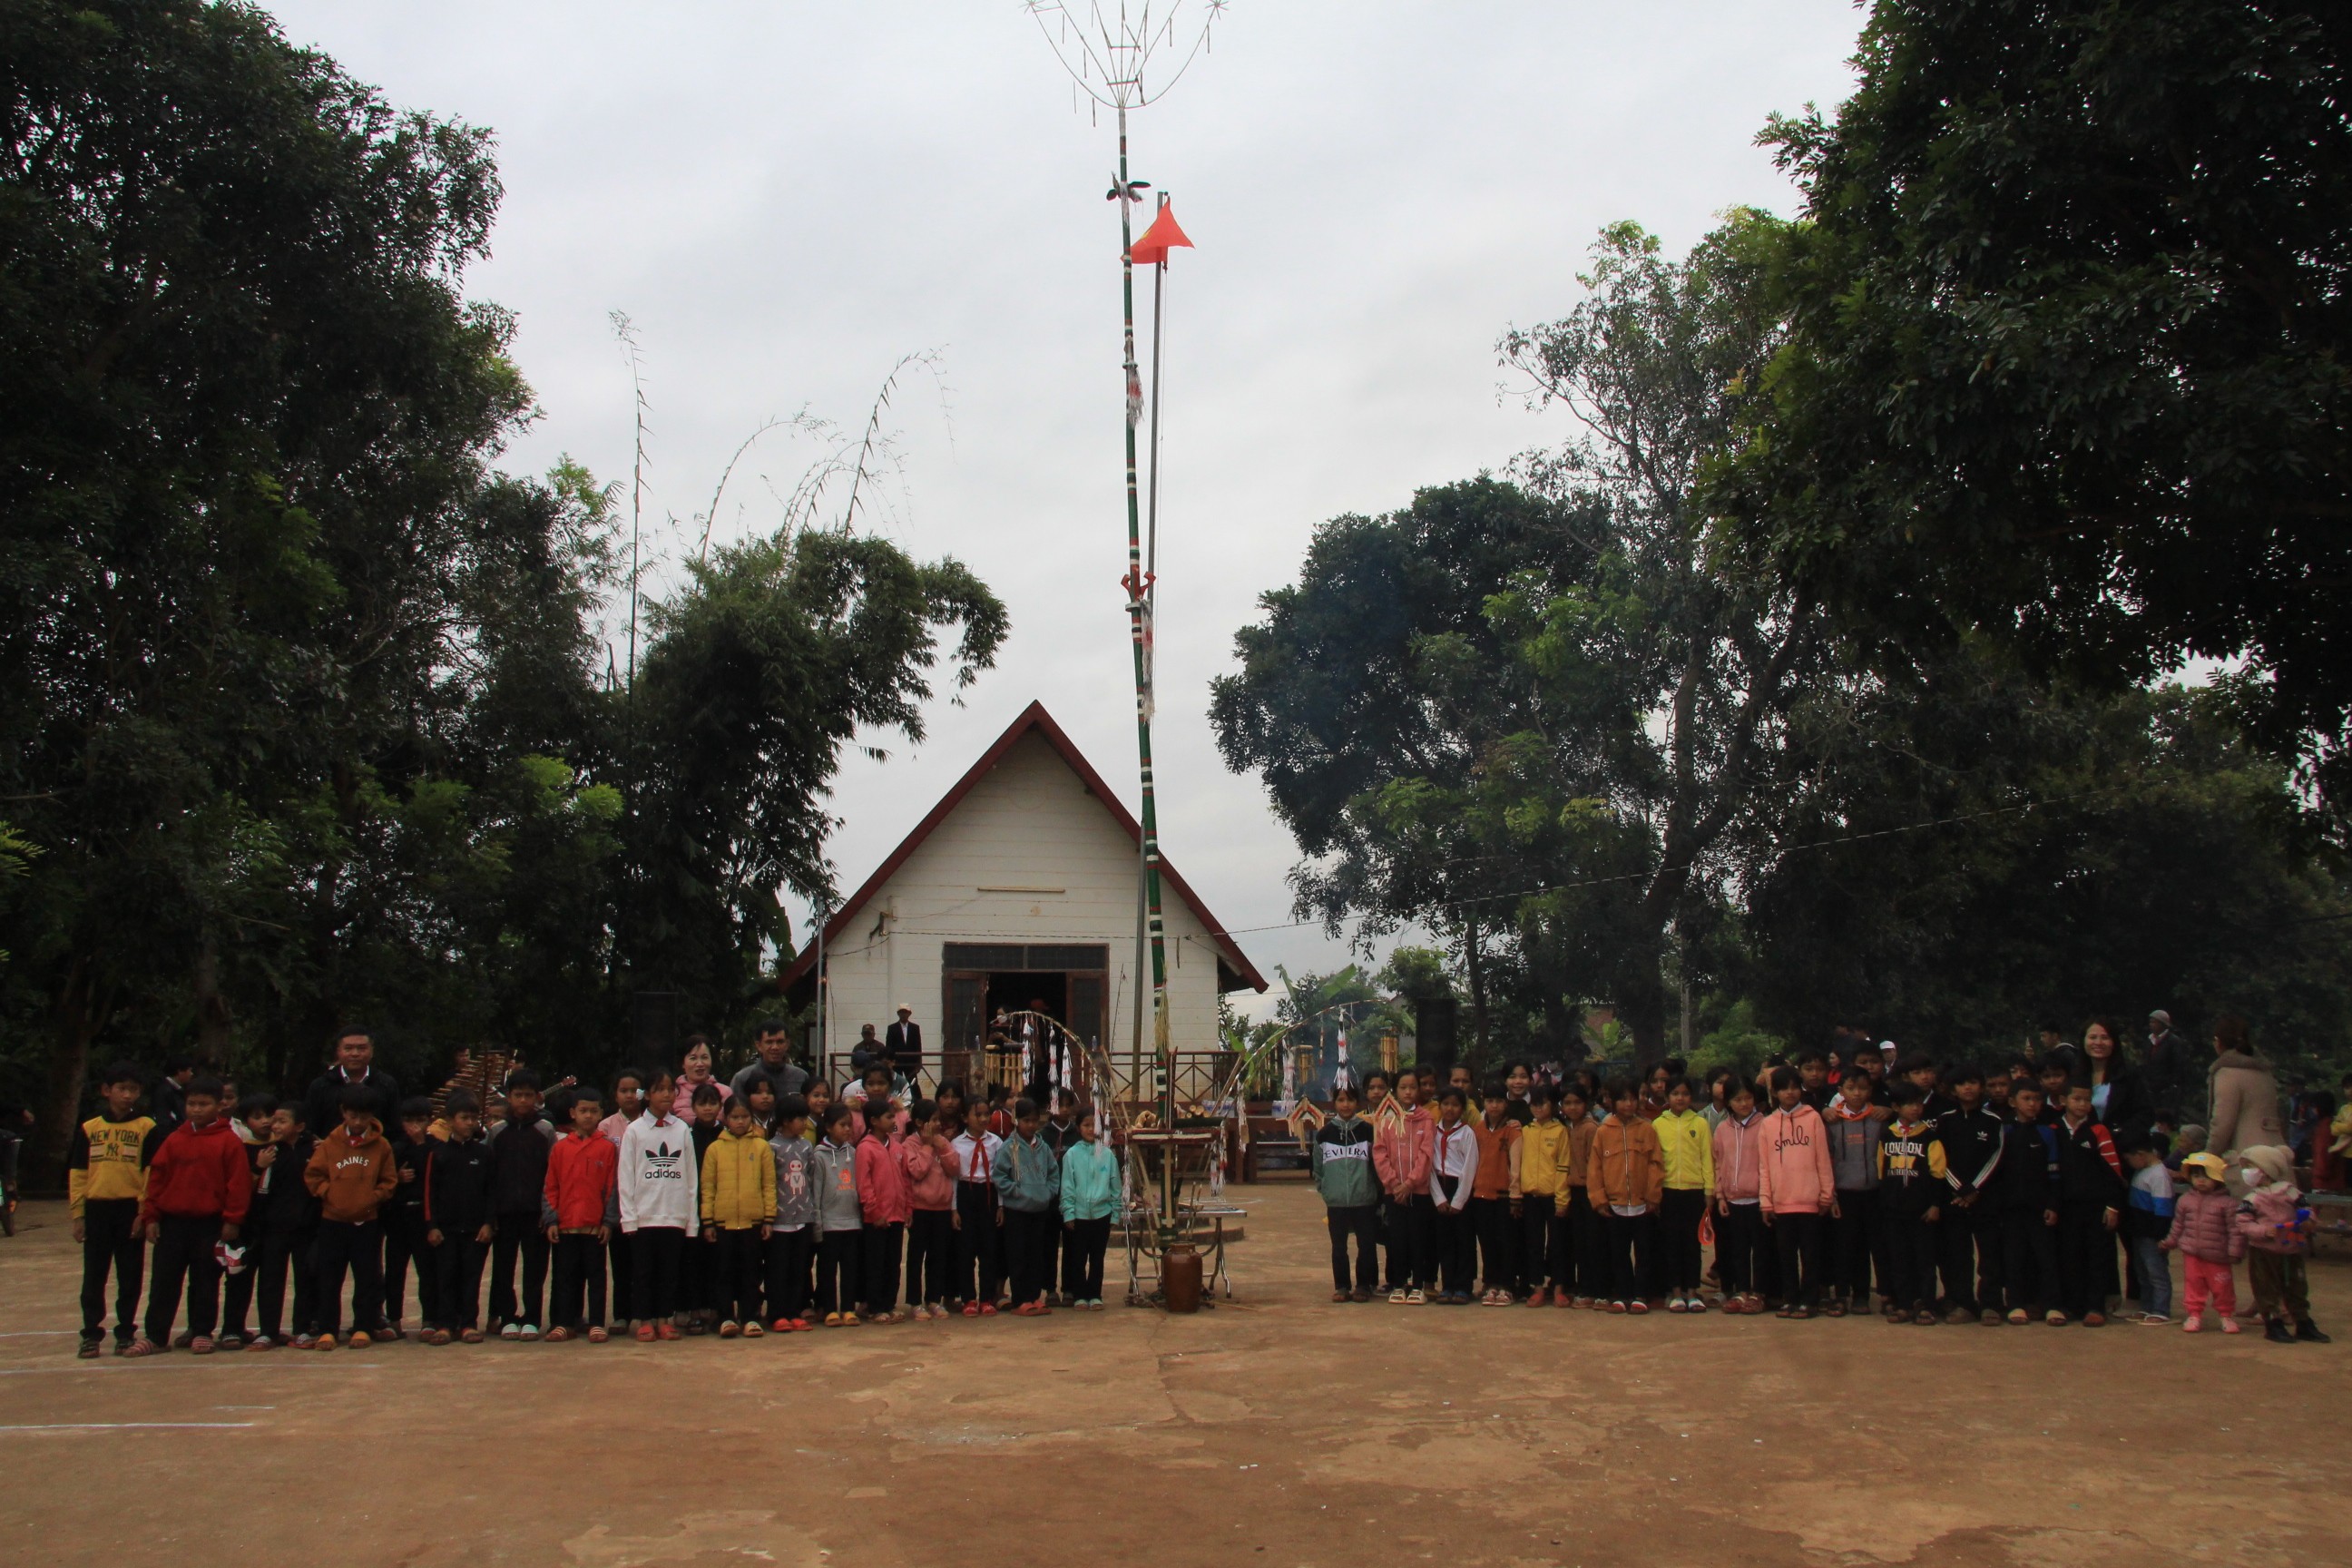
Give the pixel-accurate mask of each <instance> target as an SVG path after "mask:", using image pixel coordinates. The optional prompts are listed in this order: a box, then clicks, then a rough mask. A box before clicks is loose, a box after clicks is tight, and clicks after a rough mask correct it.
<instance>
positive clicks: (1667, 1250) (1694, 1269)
mask: <svg viewBox="0 0 2352 1568" xmlns="http://www.w3.org/2000/svg"><path fill="white" fill-rule="evenodd" d="M1697 1099H1698V1086H1697V1084H1696V1083H1695V1082H1693V1081H1692V1080H1691V1079H1687V1078H1685V1079H1676V1080H1675V1082H1674V1083H1672V1084H1671V1085H1669V1086H1668V1087H1667V1089H1666V1108H1665V1110H1662V1111H1660V1112H1659V1113H1658V1115H1657V1118H1656V1120H1655V1121H1652V1122H1651V1123H1650V1126H1651V1129H1652V1130H1653V1131H1655V1132H1656V1133H1657V1135H1658V1158H1659V1160H1660V1162H1661V1163H1663V1165H1664V1168H1665V1181H1664V1190H1663V1191H1662V1192H1661V1193H1660V1194H1659V1196H1658V1253H1659V1266H1658V1279H1659V1281H1660V1282H1661V1283H1662V1284H1663V1285H1664V1287H1665V1292H1666V1310H1667V1311H1669V1312H1704V1311H1706V1299H1705V1298H1704V1297H1702V1296H1701V1295H1700V1294H1699V1293H1698V1289H1699V1247H1698V1231H1699V1223H1700V1222H1701V1221H1702V1220H1704V1219H1706V1205H1707V1203H1708V1201H1709V1200H1710V1199H1712V1198H1713V1197H1714V1196H1715V1129H1714V1128H1712V1127H1710V1126H1709V1125H1707V1120H1706V1117H1705V1116H1703V1115H1701V1114H1700V1113H1699V1112H1698V1111H1697V1110H1694V1109H1692V1107H1693V1104H1694V1103H1695V1102H1696V1100H1697Z"/></svg>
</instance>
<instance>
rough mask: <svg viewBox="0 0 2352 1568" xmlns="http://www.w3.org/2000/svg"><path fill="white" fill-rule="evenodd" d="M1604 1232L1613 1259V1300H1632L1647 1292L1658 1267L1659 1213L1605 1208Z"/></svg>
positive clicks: (1603, 1237)
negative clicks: (1647, 1284) (1628, 1211)
mask: <svg viewBox="0 0 2352 1568" xmlns="http://www.w3.org/2000/svg"><path fill="white" fill-rule="evenodd" d="M1657 1237H1658V1216H1657V1215H1654V1214H1633V1215H1626V1214H1617V1213H1615V1212H1613V1211H1612V1210H1609V1209H1602V1210H1601V1240H1602V1243H1603V1245H1604V1247H1606V1248H1607V1253H1608V1260H1609V1291H1608V1295H1609V1300H1612V1301H1631V1300H1634V1299H1635V1298H1636V1297H1639V1296H1642V1295H1643V1294H1645V1293H1646V1291H1645V1288H1644V1281H1646V1280H1647V1279H1648V1278H1649V1277H1650V1275H1651V1273H1652V1272H1653V1271H1654V1268H1655V1265H1654V1263H1652V1261H1651V1259H1652V1258H1653V1257H1654V1255H1655V1254H1656V1251H1657Z"/></svg>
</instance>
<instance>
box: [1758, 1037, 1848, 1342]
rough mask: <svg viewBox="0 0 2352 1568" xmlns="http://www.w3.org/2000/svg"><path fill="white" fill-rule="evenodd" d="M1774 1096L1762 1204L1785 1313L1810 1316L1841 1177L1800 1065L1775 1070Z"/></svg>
mask: <svg viewBox="0 0 2352 1568" xmlns="http://www.w3.org/2000/svg"><path fill="white" fill-rule="evenodd" d="M1772 1099H1773V1101H1774V1104H1775V1109H1774V1110H1773V1111H1772V1114H1771V1115H1769V1116H1767V1117H1766V1118H1764V1137H1763V1140H1762V1147H1761V1148H1760V1149H1759V1150H1758V1152H1757V1159H1756V1196H1757V1205H1758V1207H1759V1208H1760V1209H1761V1210H1762V1211H1763V1219H1764V1223H1765V1224H1766V1225H1768V1226H1771V1227H1772V1239H1773V1243H1774V1250H1775V1251H1776V1252H1778V1253H1779V1255H1780V1300H1781V1306H1780V1316H1781V1317H1784V1318H1810V1317H1811V1316H1812V1315H1813V1307H1814V1304H1815V1303H1816V1302H1817V1301H1819V1300H1820V1299H1821V1293H1822V1280H1821V1272H1822V1215H1831V1214H1835V1213H1836V1212H1837V1175H1836V1173H1835V1172H1834V1171H1832V1169H1831V1167H1830V1140H1829V1132H1828V1131H1827V1129H1825V1128H1824V1127H1822V1118H1821V1113H1820V1112H1819V1111H1817V1110H1814V1109H1813V1108H1812V1107H1811V1106H1810V1105H1807V1104H1806V1103H1805V1100H1804V1080H1803V1079H1800V1078H1799V1077H1798V1076H1797V1069H1796V1068H1775V1069H1774V1070H1773V1073H1772Z"/></svg>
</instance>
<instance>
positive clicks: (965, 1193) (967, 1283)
mask: <svg viewBox="0 0 2352 1568" xmlns="http://www.w3.org/2000/svg"><path fill="white" fill-rule="evenodd" d="M997 1213H998V1210H997V1206H996V1189H995V1188H994V1187H992V1186H991V1185H989V1184H987V1183H986V1182H958V1183H957V1184H956V1288H955V1289H954V1291H953V1292H952V1294H953V1295H954V1296H956V1297H957V1298H958V1299H960V1300H967V1301H979V1302H982V1303H983V1304H984V1305H987V1306H991V1307H993V1306H994V1305H996V1297H997V1293H998V1292H999V1291H1000V1290H1002V1289H1003V1287H1004V1231H1003V1226H999V1225H998V1224H997V1223H996V1216H997Z"/></svg>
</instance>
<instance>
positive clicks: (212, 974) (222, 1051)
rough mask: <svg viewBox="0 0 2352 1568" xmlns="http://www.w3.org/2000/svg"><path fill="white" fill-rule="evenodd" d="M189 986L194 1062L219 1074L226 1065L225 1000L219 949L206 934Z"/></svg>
mask: <svg viewBox="0 0 2352 1568" xmlns="http://www.w3.org/2000/svg"><path fill="white" fill-rule="evenodd" d="M189 987H190V989H191V990H192V991H193V992H194V995H195V1004H196V1059H197V1060H199V1061H201V1062H203V1063H204V1064H205V1067H207V1068H210V1069H211V1070H213V1071H214V1072H219V1071H220V1070H221V1069H223V1068H226V1066H227V1065H228V1046H229V1019H230V1013H229V1005H228V998H227V997H226V996H224V995H222V994H221V988H220V950H219V948H218V947H217V946H216V945H215V940H214V937H213V933H212V932H211V931H205V934H204V939H203V941H202V942H200V943H199V944H198V946H197V948H196V967H195V973H194V974H193V975H192V976H191V977H190V981H189Z"/></svg>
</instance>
